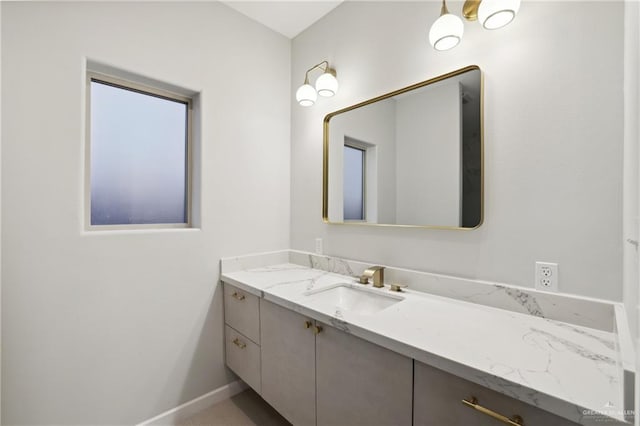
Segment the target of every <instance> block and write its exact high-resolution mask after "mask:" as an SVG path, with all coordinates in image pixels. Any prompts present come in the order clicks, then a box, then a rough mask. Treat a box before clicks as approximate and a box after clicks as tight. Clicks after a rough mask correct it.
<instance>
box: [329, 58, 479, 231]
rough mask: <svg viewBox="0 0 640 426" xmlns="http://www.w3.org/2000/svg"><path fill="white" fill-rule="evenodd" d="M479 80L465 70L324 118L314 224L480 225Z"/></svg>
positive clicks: (476, 74)
mask: <svg viewBox="0 0 640 426" xmlns="http://www.w3.org/2000/svg"><path fill="white" fill-rule="evenodd" d="M483 91H484V89H483V81H482V72H481V70H480V67H478V66H477V65H471V66H468V67H465V68H462V69H459V70H456V71H453V72H450V73H447V74H444V75H441V76H438V77H435V78H432V79H429V80H426V81H423V82H420V83H416V84H413V85H411V86H408V87H405V88H403V89H399V90H395V91H393V92H391V93H387V94H385V95H382V96H378V97H376V98H373V99H369V100H367V101H364V102H361V103H359V104H356V105H352V106H350V107H347V108H343V109H341V110H339V111H335V112H332V113H330V114H328V115H327V116H326V117H325V118H324V126H323V130H324V132H323V133H324V135H323V136H324V137H323V140H324V149H323V185H322V218H323V220H324V221H325V222H326V223H330V224H349V225H372V226H401V227H420V228H437V229H459V230H469V229H475V228H477V227H479V226H480V225H481V224H482V222H483V214H484V213H483V210H484V208H483V207H484V200H483V198H484V170H483V168H484V142H483V95H484V94H483Z"/></svg>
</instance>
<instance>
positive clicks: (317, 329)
mask: <svg viewBox="0 0 640 426" xmlns="http://www.w3.org/2000/svg"><path fill="white" fill-rule="evenodd" d="M320 333H322V326H321V325H316V326H315V327H313V334H316V335H318V334H320Z"/></svg>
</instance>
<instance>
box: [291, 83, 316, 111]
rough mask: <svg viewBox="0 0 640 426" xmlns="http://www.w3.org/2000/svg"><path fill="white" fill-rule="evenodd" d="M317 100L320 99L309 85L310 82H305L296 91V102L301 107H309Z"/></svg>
mask: <svg viewBox="0 0 640 426" xmlns="http://www.w3.org/2000/svg"><path fill="white" fill-rule="evenodd" d="M316 99H318V94H317V93H316V89H314V88H313V86H312V85H310V84H309V81H308V80H305V82H304V84H303V85H302V86H300V87H299V88H298V90H297V91H296V100H297V101H298V103H299V104H300V105H301V106H304V107H307V106H311V105H313V104H315V103H316Z"/></svg>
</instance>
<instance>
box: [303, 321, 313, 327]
mask: <svg viewBox="0 0 640 426" xmlns="http://www.w3.org/2000/svg"><path fill="white" fill-rule="evenodd" d="M312 325H313V323H312V322H311V321H305V322H304V328H311V326H312Z"/></svg>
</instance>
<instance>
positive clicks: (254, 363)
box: [224, 325, 261, 393]
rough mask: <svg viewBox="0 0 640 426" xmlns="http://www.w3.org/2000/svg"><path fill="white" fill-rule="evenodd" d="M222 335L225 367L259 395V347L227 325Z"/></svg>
mask: <svg viewBox="0 0 640 426" xmlns="http://www.w3.org/2000/svg"><path fill="white" fill-rule="evenodd" d="M224 334H225V357H226V361H227V366H228V367H229V368H230V369H232V370H233V372H234V373H236V374H237V375H238V376H240V378H241V379H242V380H244V382H245V383H246V384H248V385H249V386H251V387H252V388H253V389H254V390H255V391H256V392H258V393H261V381H260V346H258V345H256V344H255V343H253V342H252V341H251V340H249V339H247V338H246V337H245V336H243V335H242V334H241V333H238V332H237V331H236V330H234V329H233V328H231V327H229V326H228V325H227V326H225V333H224Z"/></svg>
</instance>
